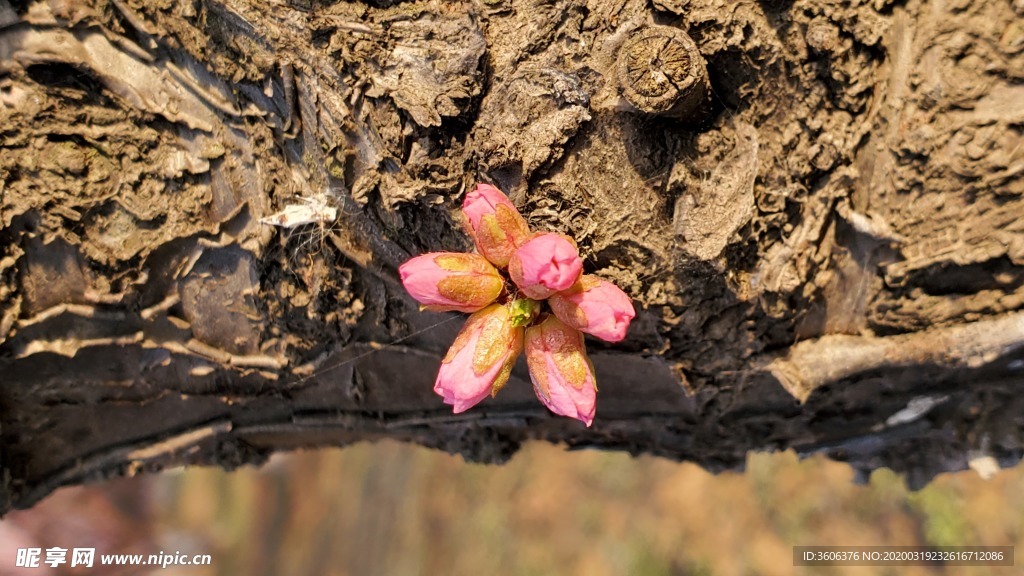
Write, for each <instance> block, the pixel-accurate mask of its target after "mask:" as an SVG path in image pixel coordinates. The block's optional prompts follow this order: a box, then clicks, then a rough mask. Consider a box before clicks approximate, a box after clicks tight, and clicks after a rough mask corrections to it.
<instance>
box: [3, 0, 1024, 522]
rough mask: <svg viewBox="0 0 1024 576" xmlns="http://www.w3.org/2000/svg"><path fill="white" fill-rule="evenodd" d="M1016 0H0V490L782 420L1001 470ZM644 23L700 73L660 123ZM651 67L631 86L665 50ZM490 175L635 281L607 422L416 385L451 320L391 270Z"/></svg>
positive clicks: (605, 378) (515, 387)
mask: <svg viewBox="0 0 1024 576" xmlns="http://www.w3.org/2000/svg"><path fill="white" fill-rule="evenodd" d="M1022 16H1024V5H1021V3H1020V2H991V1H985V0H963V1H960V2H955V3H925V2H922V1H920V0H911V1H907V2H894V1H890V0H877V1H875V2H870V3H869V2H861V1H853V2H838V1H816V2H815V1H810V0H804V1H796V2H792V3H788V2H786V3H782V2H770V1H764V2H752V1H745V2H732V1H731V0H655V1H654V2H653V3H647V2H641V1H639V0H555V1H534V0H467V1H465V2H454V3H453V2H441V1H440V0H422V1H415V2H413V1H409V2H394V1H386V2H385V1H368V2H365V3H358V2H339V3H320V2H306V3H299V2H292V3H284V2H282V3H280V4H275V5H273V6H271V7H268V6H267V5H266V4H265V3H255V2H250V1H249V0H195V1H188V2H181V3H152V2H139V1H135V0H109V1H105V0H94V1H87V0H72V1H63V2H58V1H42V0H41V1H37V2H32V3H28V4H27V5H19V6H17V7H12V6H10V5H9V4H8V3H7V2H6V1H5V0H0V138H2V140H0V147H2V153H0V195H2V196H0V251H2V252H0V374H2V377H0V471H2V473H0V512H2V511H5V510H8V509H11V508H12V507H18V508H23V507H27V506H31V505H32V504H33V503H34V502H36V501H38V500H39V499H40V498H42V497H44V496H45V495H46V494H48V493H49V492H50V491H52V490H54V489H55V488H57V487H58V486H61V485H67V484H75V483H80V482H86V481H94V480H98V479H102V478H106V477H110V476H114V475H122V474H135V473H138V472H141V471H151V470H159V469H162V468H164V467H167V466H174V465H180V464H216V465H220V466H223V467H226V468H232V467H235V466H239V465H242V464H248V463H259V462H262V461H263V460H265V459H266V457H267V456H268V455H269V454H270V453H272V452H274V451H276V450H287V449H292V448H296V447H310V446H325V445H345V444H349V443H352V442H357V441H363V440H374V439H377V438H397V439H402V440H407V441H411V442H417V443H420V444H423V445H426V446H431V447H436V448H439V449H443V450H447V451H450V452H459V453H461V454H463V455H465V457H466V458H468V459H472V460H478V461H485V462H502V461H504V460H506V459H507V458H509V457H510V456H511V455H512V454H513V453H514V452H515V451H516V449H517V448H518V446H519V445H520V444H522V443H523V442H527V441H531V440H538V439H540V440H546V441H551V442H562V443H565V444H567V445H569V446H572V447H585V446H595V447H602V448H609V449H619V450H628V451H630V452H631V453H652V454H658V455H662V456H665V457H669V458H675V459H680V460H684V459H685V460H691V461H694V462H698V463H700V464H701V465H703V466H705V467H707V468H709V469H712V470H722V469H735V468H741V467H742V466H743V462H744V458H745V455H746V453H747V452H748V451H751V450H779V449H795V450H796V451H797V452H798V453H800V454H813V453H824V454H826V455H828V456H830V457H832V458H836V459H841V460H845V461H848V462H849V463H850V465H851V466H852V467H853V468H854V469H855V470H857V471H858V472H859V473H861V474H867V473H869V472H870V471H871V470H873V469H875V468H877V467H880V466H888V467H890V468H893V469H895V470H897V471H900V472H904V473H905V474H906V476H907V482H908V483H909V484H910V485H911V486H915V487H917V486H922V485H923V484H924V483H926V482H927V481H928V480H929V479H930V478H931V477H933V476H934V475H935V474H937V473H940V472H943V471H951V470H960V469H964V468H967V467H968V465H969V464H970V462H972V461H976V460H977V459H979V458H985V459H995V460H996V461H997V462H998V463H999V464H1000V465H1002V466H1012V465H1015V464H1016V463H1017V462H1018V461H1019V460H1020V459H1021V457H1022V455H1024V394H1021V391H1022V386H1024V347H1022V343H1024V327H1022V320H1021V318H1022V316H1021V314H1024V312H1022V310H1024V87H1022V86H1024V85H1022V82H1021V81H1022V80H1024V26H1022V25H1021V22H1022V21H1024V19H1022ZM665 27H670V28H675V29H677V30H678V31H679V32H680V33H682V34H685V35H688V36H689V37H690V38H692V40H693V42H694V44H695V46H696V50H698V51H699V55H700V57H701V58H703V61H704V62H705V63H706V64H705V65H706V71H707V74H708V79H709V84H710V92H709V94H710V100H709V101H707V102H704V103H703V104H702V105H694V106H692V107H691V108H690V109H689V112H688V114H690V115H689V116H688V117H687V118H685V119H680V118H672V117H667V116H664V115H662V113H663V112H664V111H663V110H661V108H657V109H656V110H655V109H652V111H651V112H652V113H650V114H648V113H645V112H643V111H642V110H641V109H639V108H638V107H637V106H636V105H635V104H634V103H631V102H630V100H629V99H628V98H626V97H625V96H624V95H623V94H624V87H623V86H622V85H621V82H622V80H621V79H620V78H619V74H618V71H619V68H620V66H619V64H618V62H619V51H620V49H622V48H623V46H633V45H634V44H637V42H636V41H635V39H636V38H638V37H640V36H642V35H644V34H649V33H650V31H651V30H660V31H664V30H665ZM659 37H660V36H659ZM631 39H633V40H634V42H632V43H631V42H630V40H631ZM687 46H688V45H687ZM657 48H658V46H653V47H648V49H646V50H647V51H646V52H644V54H648V55H649V54H656V53H658V51H657ZM631 62H632V61H631ZM648 62H649V63H650V65H651V66H657V65H660V64H662V63H661V62H660V60H659V59H658V58H653V57H652V58H648ZM634 64H635V62H634ZM663 64H665V65H666V66H674V67H675V68H673V69H672V70H668V71H667V72H664V73H661V72H659V71H658V70H653V71H650V73H649V74H648V75H646V76H645V75H643V74H640V75H639V76H637V78H640V79H641V80H642V81H643V82H645V83H646V84H645V86H647V88H651V86H656V85H657V83H658V82H660V81H661V79H662V78H666V79H671V78H677V77H681V74H682V73H681V72H679V70H678V67H679V66H681V63H680V62H679V61H675V60H673V61H671V62H666V63H663ZM634 68H635V66H634ZM631 70H632V71H633V72H634V73H637V74H639V72H638V71H637V70H635V69H632V68H631ZM637 81H640V80H637ZM666 81H667V80H666ZM676 81H679V80H676ZM698 92H699V91H698ZM634 99H635V98H634ZM694 115H696V116H694ZM479 180H484V181H490V182H494V183H496V184H497V185H499V186H500V187H501V188H502V189H503V190H505V191H506V192H508V193H509V195H510V197H511V198H512V200H513V201H514V202H515V203H516V204H517V206H519V208H520V209H521V211H522V212H523V213H524V214H525V215H526V216H527V218H528V219H529V221H530V222H531V224H532V225H533V226H534V227H536V228H542V229H543V228H547V229H550V230H554V231H558V232H561V233H565V234H567V235H569V236H572V237H573V238H575V239H576V240H577V242H578V243H579V246H580V249H581V254H582V255H583V257H584V259H585V271H586V272H588V273H593V274H596V275H598V276H601V277H604V278H607V279H610V280H613V281H615V282H616V283H617V284H618V285H619V286H621V287H623V288H624V289H625V290H626V291H627V292H628V293H629V294H630V295H631V296H632V297H633V298H634V299H635V302H636V303H637V307H638V309H639V311H640V315H639V317H638V318H637V319H636V321H635V323H634V326H633V328H632V329H631V332H630V335H629V337H628V338H627V339H626V340H625V341H623V342H622V343H620V344H618V345H616V346H604V345H601V344H600V343H598V342H592V343H591V348H592V350H593V354H592V359H593V361H594V365H595V368H596V371H597V375H598V380H599V384H600V388H601V391H600V393H599V398H598V415H597V419H596V420H595V422H594V425H593V427H592V428H589V429H585V428H583V427H582V426H581V425H580V424H579V423H577V422H574V421H569V420H566V419H560V418H555V417H553V416H551V415H550V414H549V413H547V412H546V411H545V410H544V409H543V408H542V407H541V406H540V404H539V403H538V402H536V400H535V399H533V398H532V392H531V390H530V386H529V383H528V377H527V376H526V372H525V370H524V367H523V366H521V365H520V366H518V367H517V369H516V370H515V371H514V372H513V377H512V380H511V381H510V383H509V385H508V386H507V387H506V388H505V389H504V390H503V391H502V393H501V394H500V395H499V396H498V397H497V398H495V399H493V400H488V401H485V402H484V403H483V404H482V405H481V406H479V407H478V408H477V409H474V410H472V411H470V412H469V413H465V414H459V415H453V414H451V413H450V411H449V410H448V409H447V407H445V406H444V405H442V404H441V403H440V401H439V399H438V398H437V397H436V396H435V395H434V394H433V392H432V381H433V377H434V374H435V373H436V369H437V364H438V362H439V360H440V358H441V357H442V356H443V354H444V351H445V348H446V347H447V345H448V344H449V343H450V342H451V341H452V339H453V338H454V335H455V332H456V331H457V329H458V326H459V325H460V320H459V315H442V314H432V313H420V312H419V311H418V310H417V307H416V306H415V303H413V302H411V301H410V300H409V299H408V297H407V296H406V294H405V293H404V291H403V290H402V289H401V286H400V284H399V283H398V281H397V275H396V272H395V270H396V267H397V266H398V265H399V264H400V263H401V262H402V261H404V260H405V259H407V258H408V257H410V256H412V255H415V254H419V253H422V252H426V251H431V250H466V249H468V248H469V247H470V246H469V242H468V239H467V238H466V237H465V236H464V234H463V233H462V232H461V230H460V228H459V226H458V223H457V216H456V215H455V209H456V207H457V206H459V204H460V202H461V199H462V195H463V193H464V192H465V191H466V190H467V188H468V187H470V186H471V185H472V184H473V183H474V182H476V181H479ZM794 398H796V399H798V400H799V401H797V400H796V399H794Z"/></svg>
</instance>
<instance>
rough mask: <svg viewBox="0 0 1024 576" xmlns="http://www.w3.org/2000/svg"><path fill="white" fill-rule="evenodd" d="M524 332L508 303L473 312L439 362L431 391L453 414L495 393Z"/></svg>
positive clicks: (514, 359) (516, 351)
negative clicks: (442, 399) (450, 408)
mask: <svg viewBox="0 0 1024 576" xmlns="http://www.w3.org/2000/svg"><path fill="white" fill-rule="evenodd" d="M523 332H524V329H523V328H521V327H516V326H515V325H514V322H513V318H512V315H511V313H510V311H509V308H508V307H507V306H503V305H501V304H492V305H490V306H488V307H487V308H484V309H483V310H480V311H479V312H476V313H474V314H473V315H472V316H470V317H469V320H467V321H466V325H465V326H463V327H462V330H461V331H460V332H459V335H458V336H457V337H456V338H455V343H454V344H452V347H451V348H450V349H449V350H448V354H447V355H446V356H445V357H444V360H442V361H441V370H440V371H439V372H438V373H437V381H436V382H435V383H434V392H436V393H438V394H439V395H441V396H442V397H443V398H444V403H445V404H450V405H451V406H452V407H453V409H454V412H455V413H456V414H458V413H459V412H465V411H466V410H468V409H470V408H472V407H473V406H475V405H476V404H477V403H479V402H480V401H481V400H483V399H484V398H486V397H487V395H488V394H490V395H492V396H493V395H495V394H497V393H498V390H500V389H501V388H502V386H504V385H505V383H506V382H508V379H509V375H510V374H511V373H512V367H513V366H514V365H515V363H516V358H517V357H518V356H519V353H520V352H521V351H522V349H523Z"/></svg>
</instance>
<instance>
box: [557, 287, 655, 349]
mask: <svg viewBox="0 0 1024 576" xmlns="http://www.w3.org/2000/svg"><path fill="white" fill-rule="evenodd" d="M548 305H549V306H551V311H552V312H554V313H555V316H558V319H559V320H561V321H562V322H565V323H566V324H568V325H569V326H571V327H573V328H575V329H577V330H579V331H580V332H586V333H587V334H590V335H591V336H596V337H598V338H600V339H601V340H605V341H607V342H619V341H621V340H622V339H623V338H625V337H626V331H627V330H629V323H630V321H631V320H633V318H634V317H635V316H636V311H635V310H634V309H633V301H632V300H630V298H629V296H627V295H626V293H625V292H623V291H622V290H620V289H619V287H618V286H616V285H615V284H612V283H611V282H608V281H607V280H602V279H600V278H598V277H597V276H590V275H589V274H584V275H582V276H580V279H579V280H578V281H577V282H576V283H575V284H573V285H572V287H570V288H569V289H568V290H565V291H562V292H559V293H558V294H555V295H553V296H551V297H550V298H549V299H548Z"/></svg>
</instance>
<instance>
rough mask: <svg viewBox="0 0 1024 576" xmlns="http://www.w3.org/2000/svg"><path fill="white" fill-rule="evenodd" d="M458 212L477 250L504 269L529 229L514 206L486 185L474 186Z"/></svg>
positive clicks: (528, 234)
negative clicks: (463, 217) (462, 217)
mask: <svg viewBox="0 0 1024 576" xmlns="http://www.w3.org/2000/svg"><path fill="white" fill-rule="evenodd" d="M462 213H463V214H465V216H466V228H467V231H468V232H469V235H470V236H472V237H473V241H474V242H475V243H476V248H477V250H479V251H480V253H481V254H483V255H484V256H485V257H486V258H487V259H488V260H490V261H491V263H493V264H494V265H495V266H499V267H501V268H504V267H506V266H508V261H509V259H510V258H512V253H513V252H515V250H516V248H518V247H519V246H520V245H521V244H522V243H523V242H526V240H527V238H529V236H530V228H529V226H527V224H526V220H524V219H523V217H522V215H521V214H519V211H518V210H516V207H515V205H513V204H512V202H511V201H510V200H509V199H508V197H507V196H505V194H504V193H503V192H502V191H501V190H498V189H497V188H495V187H494V186H491V185H489V184H477V185H476V188H475V189H474V190H473V191H471V192H470V193H468V194H466V199H465V200H464V201H463V202H462Z"/></svg>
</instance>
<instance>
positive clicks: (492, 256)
mask: <svg viewBox="0 0 1024 576" xmlns="http://www.w3.org/2000/svg"><path fill="white" fill-rule="evenodd" d="M462 214H463V216H464V222H465V225H466V231H467V232H468V233H469V235H470V236H471V237H472V238H473V241H474V243H475V244H476V248H477V251H478V252H479V254H461V253H452V252H435V253H429V254H423V255H421V256H417V257H415V258H413V259H411V260H409V261H408V262H406V263H404V264H402V266H401V267H400V268H399V273H400V274H401V277H402V284H403V285H405V289H406V290H407V291H408V292H409V294H410V295H411V296H412V297H413V298H414V299H416V300H417V301H418V302H419V303H420V304H422V305H423V306H422V307H423V308H424V309H427V310H435V311H459V312H469V313H472V315H471V316H470V317H469V319H468V320H467V321H466V325H465V326H464V327H463V328H462V330H461V331H460V332H459V335H458V337H456V339H455V343H454V344H452V347H451V349H450V350H449V351H448V354H447V355H446V356H445V358H444V360H442V361H441V369H440V371H439V372H438V374H437V380H436V382H435V383H434V391H435V392H436V393H437V394H439V395H440V396H441V397H442V398H444V402H445V403H446V404H450V405H451V406H452V408H453V410H454V411H455V412H456V413H459V412H463V411H465V410H468V409H469V408H471V407H473V406H474V405H476V404H477V403H479V402H480V401H481V400H483V399H484V398H486V397H487V396H488V395H490V396H494V395H495V394H497V393H498V391H499V390H500V389H501V388H502V387H503V386H504V385H505V383H507V382H508V379H509V376H510V374H511V372H512V367H513V365H515V362H516V358H518V356H519V354H520V353H521V352H523V351H524V350H525V352H526V364H527V366H528V368H529V371H530V379H531V380H532V381H533V388H534V392H536V394H537V397H538V398H539V399H540V401H541V402H542V403H543V404H544V405H545V406H547V407H548V409H550V410H551V411H552V412H554V413H556V414H560V415H563V416H568V417H570V418H576V419H578V420H581V421H582V422H584V423H585V424H586V425H587V426H590V424H591V423H592V422H593V420H594V412H595V407H596V399H597V381H596V377H595V375H594V366H593V364H591V362H590V359H589V358H588V357H587V351H586V347H585V345H584V342H583V333H586V334H590V335H591V336H595V337H597V338H600V339H602V340H605V341H607V342H619V341H621V340H622V339H623V338H625V337H626V332H627V330H628V329H629V323H630V321H631V320H632V319H633V317H634V316H635V315H636V312H635V311H634V309H633V303H632V300H630V298H629V296H627V295H626V293H625V292H623V291H622V290H620V289H619V288H618V287H617V286H615V285H614V284H612V283H611V282H608V281H606V280H602V279H600V278H598V277H596V276H589V275H586V274H583V262H582V261H581V260H580V256H579V251H578V249H577V248H576V244H575V243H574V242H573V241H572V239H571V238H568V237H566V236H563V235H561V234H556V233H552V232H531V231H530V228H529V226H528V225H527V223H526V220H525V219H524V218H523V216H522V215H521V214H520V213H519V211H518V210H516V208H515V206H514V205H513V204H512V202H511V201H509V199H508V197H507V196H505V194H504V193H503V192H501V191H500V190H498V189H497V188H495V187H493V186H490V185H487V184H478V185H477V187H476V189H474V190H473V191H472V192H470V193H468V194H467V195H466V198H465V201H464V202H463V205H462ZM503 270H504V271H506V273H507V275H508V278H509V280H510V281H511V283H510V282H509V281H506V279H505V276H504V275H503V274H502V271H503ZM543 301H546V303H547V305H546V307H545V305H544V302H543Z"/></svg>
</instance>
